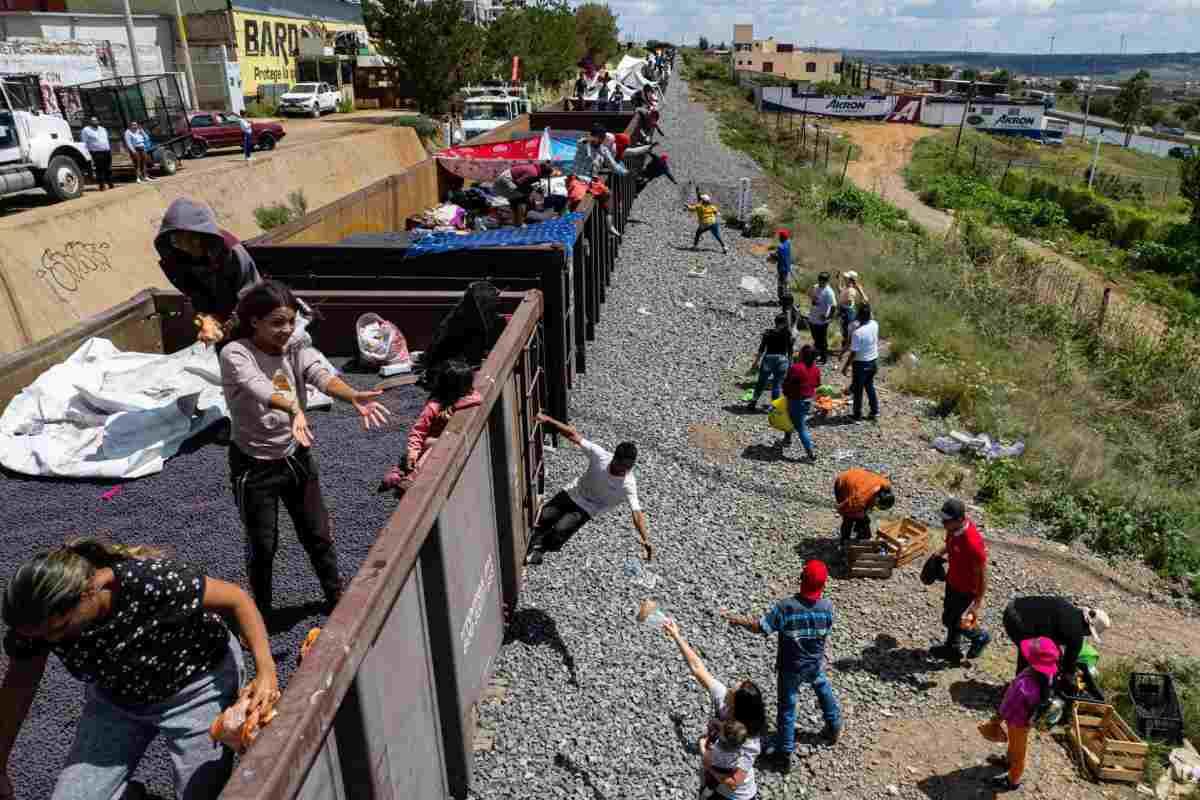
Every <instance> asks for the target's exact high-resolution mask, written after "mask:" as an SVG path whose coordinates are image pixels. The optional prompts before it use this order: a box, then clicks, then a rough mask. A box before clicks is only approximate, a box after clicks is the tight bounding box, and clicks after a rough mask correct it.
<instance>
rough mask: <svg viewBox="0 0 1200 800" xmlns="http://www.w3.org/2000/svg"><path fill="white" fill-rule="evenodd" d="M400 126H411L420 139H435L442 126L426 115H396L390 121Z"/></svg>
mask: <svg viewBox="0 0 1200 800" xmlns="http://www.w3.org/2000/svg"><path fill="white" fill-rule="evenodd" d="M392 124H393V125H397V126H399V127H401V128H412V129H413V130H415V131H416V132H417V136H419V137H421V138H422V139H435V138H437V137H438V136H440V135H441V133H442V128H441V126H440V125H438V124H437V123H436V122H434V121H433V120H431V119H430V118H429V117H426V116H412V117H397V118H396V121H395V122H393V123H392Z"/></svg>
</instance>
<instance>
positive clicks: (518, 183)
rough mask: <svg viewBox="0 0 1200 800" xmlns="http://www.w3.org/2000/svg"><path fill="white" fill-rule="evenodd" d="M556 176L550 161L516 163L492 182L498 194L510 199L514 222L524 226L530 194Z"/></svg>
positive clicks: (518, 225)
mask: <svg viewBox="0 0 1200 800" xmlns="http://www.w3.org/2000/svg"><path fill="white" fill-rule="evenodd" d="M553 176H554V167H553V165H551V164H549V163H542V164H514V165H513V166H511V167H509V168H508V169H506V170H504V172H501V173H500V174H499V175H498V176H497V177H496V181H495V183H493V184H492V188H493V190H494V191H495V192H496V194H498V195H500V196H501V197H503V198H504V199H505V200H507V201H508V204H509V206H510V207H511V208H512V212H513V224H514V225H516V226H517V227H524V225H525V215H526V214H527V213H528V212H529V201H530V195H532V194H533V192H534V190H536V189H537V188H538V187H539V186H540V185H541V183H542V181H545V180H549V179H550V178H551V177H553Z"/></svg>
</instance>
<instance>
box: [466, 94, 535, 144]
mask: <svg viewBox="0 0 1200 800" xmlns="http://www.w3.org/2000/svg"><path fill="white" fill-rule="evenodd" d="M462 93H463V95H464V96H465V97H466V99H465V101H464V103H463V122H462V128H463V138H464V139H473V138H475V137H476V136H480V135H482V134H485V133H490V132H491V131H494V130H495V129H496V128H499V127H500V126H501V125H507V124H508V123H510V122H512V121H513V120H514V119H516V118H517V117H519V116H521V115H522V114H528V113H529V111H530V103H529V96H528V95H527V94H526V92H525V87H524V86H514V85H500V86H466V87H464V88H463V89H462Z"/></svg>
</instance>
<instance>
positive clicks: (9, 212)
mask: <svg viewBox="0 0 1200 800" xmlns="http://www.w3.org/2000/svg"><path fill="white" fill-rule="evenodd" d="M410 116H414V115H413V113H412V112H408V111H390V110H381V111H354V112H351V113H349V114H332V115H329V116H326V117H323V118H321V119H310V118H308V117H301V118H296V117H291V118H284V119H279V120H276V121H278V122H280V123H282V125H283V129H284V133H285V136H284V137H283V139H282V140H281V141H280V142H279V144H278V145H277V149H280V150H286V149H289V148H293V147H299V146H301V145H305V144H310V143H312V142H317V141H323V140H326V139H336V138H341V137H346V136H352V135H354V134H356V133H362V132H364V131H371V130H375V129H376V128H377V127H378V126H380V125H391V124H393V123H394V122H395V121H396V120H397V119H401V118H404V117H410ZM255 121H256V122H264V121H266V120H255ZM244 160H245V159H244V158H243V156H242V151H241V150H240V149H238V148H226V149H223V150H217V151H214V152H211V153H209V154H208V155H206V156H204V157H203V158H199V159H185V160H184V161H183V162H182V165H181V169H180V171H179V173H178V174H177V175H173V176H165V177H160V178H156V180H159V181H166V182H169V181H172V180H176V179H180V178H184V177H189V176H193V175H195V174H196V173H197V172H201V171H204V170H209V169H228V168H229V165H230V164H234V163H241V162H242V161H244ZM116 178H117V188H116V189H115V190H113V191H117V192H119V191H121V187H122V185H123V184H132V183H133V178H132V175H131V173H129V172H127V171H118V172H117V175H116ZM92 194H99V191H98V190H97V188H96V186H94V185H93V184H91V183H89V184H88V186H87V188H86V190H85V196H88V195H92ZM51 205H54V201H53V200H51V199H50V196H49V195H47V194H46V193H45V192H44V191H43V190H41V189H30V190H29V191H27V192H19V193H17V194H14V195H11V196H9V197H5V198H3V199H0V219H10V218H15V217H19V216H20V215H21V214H23V213H25V212H28V211H29V210H31V209H35V208H43V207H46V206H51Z"/></svg>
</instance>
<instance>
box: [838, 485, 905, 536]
mask: <svg viewBox="0 0 1200 800" xmlns="http://www.w3.org/2000/svg"><path fill="white" fill-rule="evenodd" d="M833 496H834V498H835V499H836V500H837V510H838V513H839V514H841V515H842V542H843V543H845V542H848V541H850V534H851V533H855V534H857V537H858V538H859V539H870V538H871V517H870V516H869V512H871V511H872V510H874V509H876V508H879V509H882V510H883V511H887V510H888V509H889V508H891V507H892V506H894V505H895V504H896V496H895V495H894V494H892V482H891V481H890V480H888V479H887V478H885V477H883V476H882V475H880V474H878V473H875V472H871V471H869V470H865V469H862V468H861V467H855V468H854V469H848V470H846V471H845V472H843V473H842V474H841V475H838V476H837V479H836V480H834V482H833Z"/></svg>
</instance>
